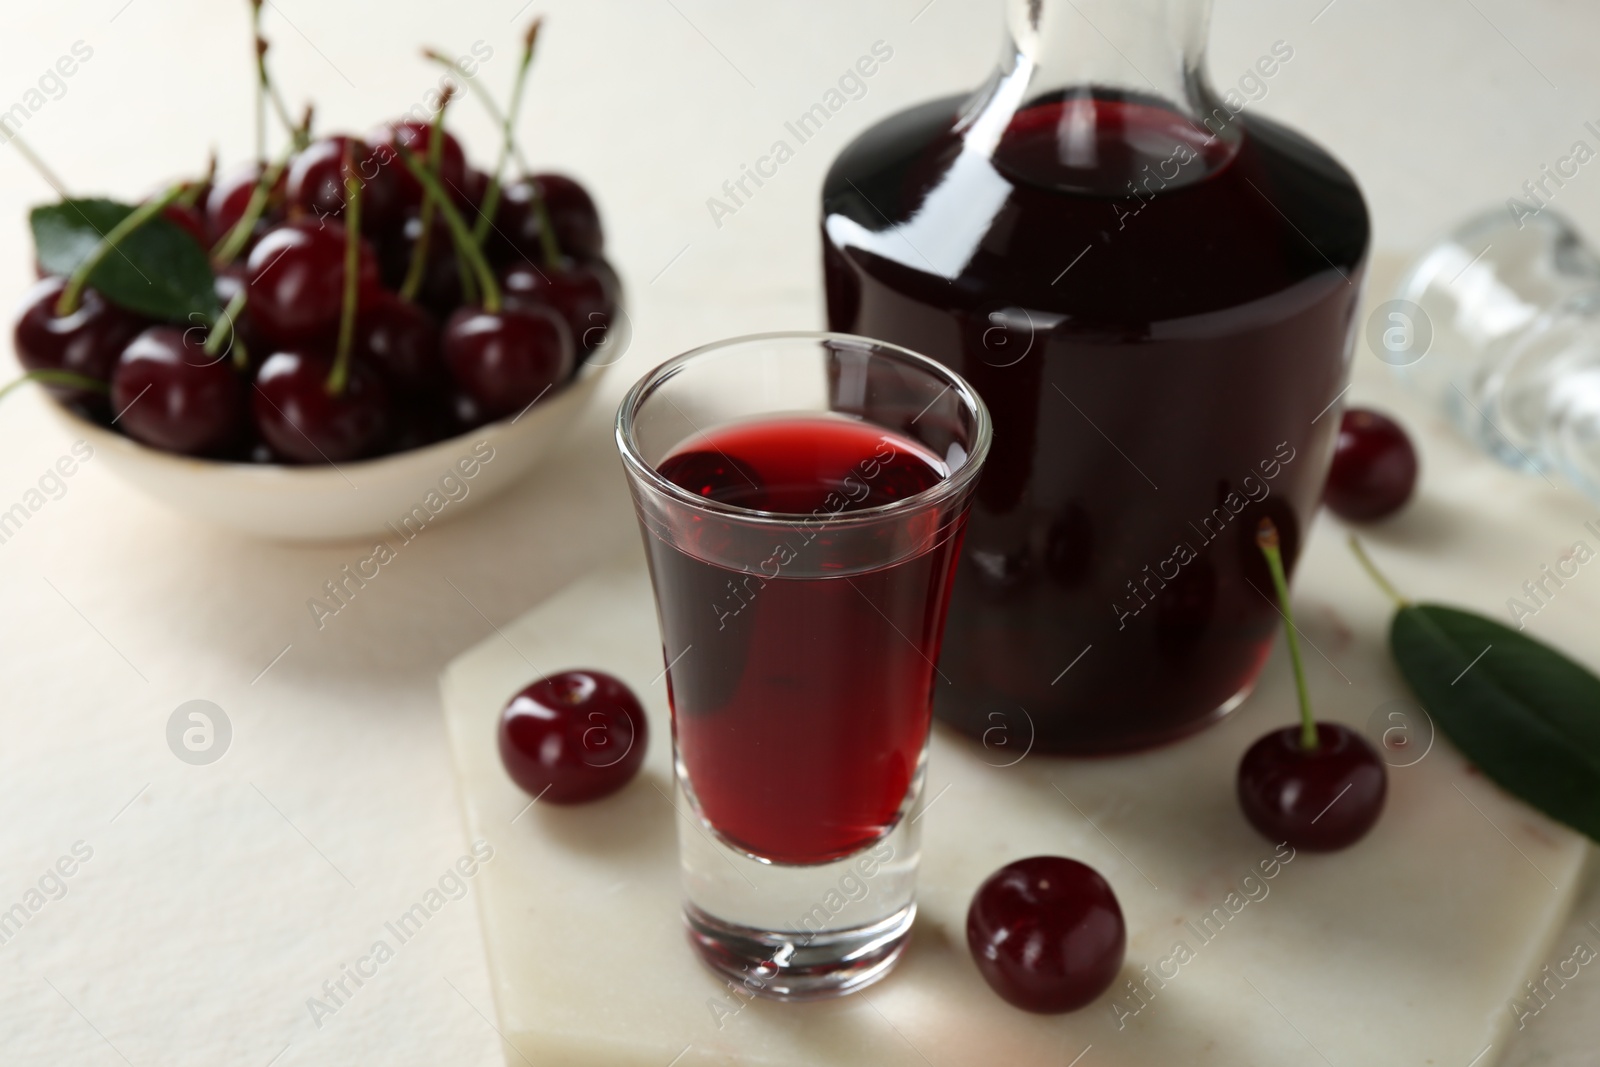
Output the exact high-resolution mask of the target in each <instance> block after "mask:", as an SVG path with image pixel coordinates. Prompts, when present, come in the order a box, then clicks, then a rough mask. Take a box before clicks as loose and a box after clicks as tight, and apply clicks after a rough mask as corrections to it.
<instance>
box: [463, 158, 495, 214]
mask: <svg viewBox="0 0 1600 1067" xmlns="http://www.w3.org/2000/svg"><path fill="white" fill-rule="evenodd" d="M488 192H489V176H488V175H487V174H485V173H484V172H483V171H481V170H479V169H478V168H477V167H474V166H470V165H469V166H468V167H467V169H466V173H465V175H464V177H463V178H462V181H461V195H460V196H458V197H457V198H456V200H457V202H458V203H460V204H461V205H462V206H463V207H471V208H479V207H482V206H483V198H484V196H485V195H487V194H488ZM467 220H468V222H469V223H470V222H476V221H477V220H476V219H475V218H473V217H472V215H471V214H470V213H469V214H468V215H467Z"/></svg>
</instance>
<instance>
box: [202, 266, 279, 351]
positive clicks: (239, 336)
mask: <svg viewBox="0 0 1600 1067" xmlns="http://www.w3.org/2000/svg"><path fill="white" fill-rule="evenodd" d="M248 284H249V271H248V270H247V269H246V267H245V265H244V264H243V263H230V264H228V265H227V266H226V267H223V268H221V269H220V270H218V271H217V273H216V285H215V288H216V293H217V306H218V307H222V308H226V307H227V306H228V305H229V304H230V303H232V302H233V298H234V297H235V296H237V295H238V294H239V293H240V292H241V291H242V290H244V288H245V287H246V286H247V285H248ZM238 344H242V345H244V349H245V354H246V355H247V356H249V359H250V366H251V367H252V368H255V367H259V366H260V365H261V361H262V360H264V359H266V358H267V357H268V356H270V355H272V343H271V342H270V341H268V340H267V338H266V335H265V334H263V333H262V332H261V331H260V330H259V329H257V328H256V323H255V319H253V318H252V317H251V315H250V306H249V304H248V303H246V305H245V306H244V307H243V308H241V309H240V310H239V311H238V312H237V314H236V315H235V317H234V320H233V341H232V343H231V344H230V345H228V346H227V347H228V354H229V355H230V356H231V355H232V354H233V346H234V345H238Z"/></svg>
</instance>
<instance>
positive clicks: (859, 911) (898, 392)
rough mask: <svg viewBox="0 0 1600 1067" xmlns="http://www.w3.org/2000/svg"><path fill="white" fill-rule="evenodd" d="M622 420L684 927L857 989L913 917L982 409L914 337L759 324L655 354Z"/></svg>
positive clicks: (749, 958) (732, 966)
mask: <svg viewBox="0 0 1600 1067" xmlns="http://www.w3.org/2000/svg"><path fill="white" fill-rule="evenodd" d="M616 433H617V444H618V447H619V449H620V451H621V453H622V459H623V467H624V469H625V470H626V472H627V477H628V482H629V486H630V488H631V490H632V493H633V499H634V504H635V508H636V511H637V513H638V517H639V523H640V527H641V530H642V533H643V536H644V543H645V549H646V554H647V557H648V559H649V563H650V573H651V580H652V583H653V586H654V590H655V597H656V608H657V613H658V617H659V621H660V625H661V640H662V656H663V662H664V663H665V664H666V667H665V673H666V679H667V689H668V694H669V698H670V700H671V704H672V722H673V756H674V764H675V768H676V778H677V803H678V807H679V814H680V822H679V854H680V861H681V869H682V878H683V888H684V895H685V903H684V916H685V919H686V922H687V926H688V932H689V937H690V941H691V943H692V944H693V946H694V947H695V949H696V950H697V951H698V952H699V954H700V956H701V958H702V959H703V960H704V961H705V962H706V963H707V964H708V965H710V966H711V967H712V968H713V969H714V970H716V971H717V972H718V973H720V974H722V975H724V976H726V977H727V978H728V979H730V980H732V981H735V982H738V983H740V984H741V985H742V987H743V988H745V989H747V990H749V991H751V992H752V993H755V994H758V995H762V996H767V997H774V998H779V999H808V998H818V997H826V996H832V995H837V994H841V993H847V992H850V991H852V990H854V989H858V988H860V987H862V986H864V985H866V984H868V983H870V982H872V981H874V980H876V979H877V978H879V977H881V976H882V975H884V974H885V973H887V972H888V970H889V969H890V968H891V967H892V966H893V965H894V963H895V961H896V960H897V959H898V958H899V956H900V953H901V952H902V950H903V949H904V946H905V944H906V939H907V937H908V936H909V933H910V929H911V924H912V920H913V918H914V916H915V914H916V904H915V893H914V889H915V879H916V870H917V862H918V842H917V828H916V825H915V823H914V822H913V821H912V819H911V813H912V811H913V809H914V808H915V806H916V804H917V801H918V798H919V796H920V794H921V789H922V782H923V767H924V764H925V762H926V753H927V743H928V734H929V727H930V723H931V718H932V700H933V690H934V687H935V681H936V668H935V663H936V661H937V660H938V656H939V643H940V640H941V637H942V634H943V629H944V618H945V610H946V606H947V603H948V596H949V589H950V585H951V580H952V575H953V571H954V568H955V562H956V558H957V553H958V551H959V546H960V542H961V536H962V532H963V530H964V527H965V523H966V515H967V510H968V503H969V499H970V496H971V492H972V488H973V486H974V485H975V483H976V480H977V475H978V472H979V470H980V469H981V466H982V464H983V461H984V457H985V455H986V454H987V452H988V449H989V441H990V429H989V416H988V413H987V411H986V410H985V408H984V406H983V404H982V402H981V401H980V400H979V399H978V397H977V394H976V393H975V392H974V391H973V390H972V389H971V387H970V386H968V385H967V383H966V382H965V381H963V380H962V379H961V378H960V377H958V376H957V375H955V374H954V373H953V372H951V371H949V370H947V369H946V368H944V367H942V366H940V365H939V364H937V363H935V362H933V361H932V360H930V359H927V358H926V357H923V356H920V355H918V354H916V353H914V352H911V351H908V350H906V349H903V348H898V347H896V346H894V345H888V344H882V343H879V342H875V341H870V340H867V339H865V338H859V337H851V336H847V335H839V334H806V333H799V334H766V335H759V336H752V337H744V338H738V339H734V340H730V341H724V342H720V343H718V344H713V345H709V346H707V347H704V348H700V349H697V350H695V351H693V352H689V353H687V354H685V355H682V356H679V357H677V358H676V359H673V360H670V361H668V362H667V363H664V364H662V365H661V366H660V367H658V368H656V369H655V370H654V371H652V372H651V373H650V374H648V375H646V376H645V377H644V378H643V379H642V380H640V381H639V382H638V383H637V384H636V385H635V386H634V387H633V388H632V390H631V391H630V392H629V393H628V395H627V396H626V398H625V399H624V400H623V402H622V406H621V409H620V411H619V412H618V416H617V426H616Z"/></svg>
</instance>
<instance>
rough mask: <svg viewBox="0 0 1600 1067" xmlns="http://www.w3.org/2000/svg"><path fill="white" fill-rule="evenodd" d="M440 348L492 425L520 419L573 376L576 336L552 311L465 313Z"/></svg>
mask: <svg viewBox="0 0 1600 1067" xmlns="http://www.w3.org/2000/svg"><path fill="white" fill-rule="evenodd" d="M439 346H440V349H441V350H442V351H443V352H444V361H445V366H447V367H448V368H449V369H450V376H451V377H452V378H454V379H455V381H456V384H457V385H459V386H460V387H461V390H462V392H464V393H466V394H467V395H468V396H470V397H471V398H472V399H473V400H474V401H476V402H477V404H478V406H479V408H480V409H481V410H482V411H483V414H484V415H486V416H487V417H489V418H491V419H497V418H501V417H503V416H506V415H516V414H518V413H520V412H521V411H522V410H523V409H525V408H526V407H528V405H530V404H532V403H534V402H535V401H537V400H539V399H541V398H543V397H544V396H546V395H547V394H548V393H549V392H550V391H551V390H552V389H554V388H555V387H556V386H557V385H559V384H560V383H562V382H564V381H566V380H567V377H568V376H569V375H570V374H571V373H572V367H573V352H572V335H571V334H569V333H568V332H567V324H566V323H565V322H563V321H561V317H560V316H559V315H557V314H556V313H555V312H554V311H551V310H550V309H549V308H544V307H536V306H532V305H524V306H513V305H507V306H505V307H503V308H502V309H501V310H499V311H485V310H483V309H482V308H472V307H464V308H461V309H459V310H457V311H456V313H455V314H453V315H451V316H450V321H449V322H447V323H446V324H445V328H444V335H443V337H442V338H441V340H440V345H439Z"/></svg>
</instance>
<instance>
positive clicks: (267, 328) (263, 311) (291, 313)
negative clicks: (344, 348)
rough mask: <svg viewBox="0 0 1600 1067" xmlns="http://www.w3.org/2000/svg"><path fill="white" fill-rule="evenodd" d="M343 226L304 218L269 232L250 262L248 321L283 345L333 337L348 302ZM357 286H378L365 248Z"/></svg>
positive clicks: (374, 262) (252, 252)
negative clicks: (345, 280) (345, 290)
mask: <svg viewBox="0 0 1600 1067" xmlns="http://www.w3.org/2000/svg"><path fill="white" fill-rule="evenodd" d="M344 246H345V230H344V226H343V225H341V224H340V223H338V222H334V221H331V220H327V221H318V220H316V219H300V220H297V221H294V222H286V223H284V224H283V225H282V226H278V227H276V228H275V229H273V230H270V231H268V232H267V234H266V235H265V236H263V237H262V238H261V240H259V241H257V242H256V246H255V247H254V248H252V249H251V250H250V258H249V259H248V260H247V261H246V268H247V272H248V277H249V285H250V294H249V297H248V306H249V308H250V317H251V319H252V320H253V321H254V322H255V324H256V326H258V327H259V328H260V329H261V332H262V333H263V334H265V335H266V336H267V337H268V338H270V339H271V340H273V341H275V342H276V343H278V344H280V345H294V344H299V343H302V342H307V341H316V340H319V339H324V338H328V337H331V336H332V334H333V332H334V331H335V329H336V328H337V327H338V324H339V313H340V310H341V309H342V307H343V303H344V252H345V247H344ZM359 262H360V275H359V283H358V284H359V285H360V288H361V290H362V291H363V292H366V291H369V290H372V289H376V288H377V286H378V261H377V257H375V256H374V255H373V254H372V249H371V248H369V247H368V246H367V244H366V242H365V241H362V245H361V258H360V260H359Z"/></svg>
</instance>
